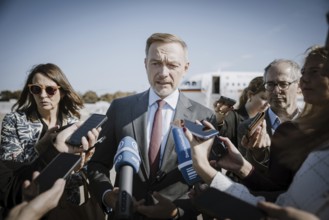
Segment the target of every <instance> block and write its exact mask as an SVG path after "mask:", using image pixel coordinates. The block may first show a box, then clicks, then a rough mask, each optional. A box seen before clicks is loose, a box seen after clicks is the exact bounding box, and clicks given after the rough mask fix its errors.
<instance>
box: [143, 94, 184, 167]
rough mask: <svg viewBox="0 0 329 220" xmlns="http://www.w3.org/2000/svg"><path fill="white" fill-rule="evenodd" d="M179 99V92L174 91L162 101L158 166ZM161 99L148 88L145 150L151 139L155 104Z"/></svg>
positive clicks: (156, 106)
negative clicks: (163, 103) (163, 102)
mask: <svg viewBox="0 0 329 220" xmlns="http://www.w3.org/2000/svg"><path fill="white" fill-rule="evenodd" d="M178 97H179V91H178V89H176V90H175V91H174V92H173V93H172V94H170V95H169V96H167V97H166V98H164V99H163V100H164V101H165V102H166V104H165V105H164V106H163V108H162V122H163V123H162V138H161V148H160V165H159V167H161V164H162V157H163V153H164V150H165V149H164V148H165V146H166V143H167V139H168V135H169V131H170V126H171V125H170V123H171V122H172V121H173V119H174V116H175V110H176V107H177V102H178ZM159 99H161V98H160V97H159V96H158V95H157V94H156V93H155V92H154V91H153V89H152V88H150V92H149V104H148V115H147V128H146V132H147V150H148V148H149V145H150V139H151V132H152V125H153V120H154V114H155V112H156V110H157V109H158V104H157V103H156V101H157V100H159Z"/></svg>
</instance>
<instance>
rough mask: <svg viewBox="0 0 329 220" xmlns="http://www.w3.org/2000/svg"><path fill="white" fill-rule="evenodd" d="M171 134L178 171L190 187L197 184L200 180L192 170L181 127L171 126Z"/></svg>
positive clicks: (189, 150) (185, 139)
mask: <svg viewBox="0 0 329 220" xmlns="http://www.w3.org/2000/svg"><path fill="white" fill-rule="evenodd" d="M172 133H173V138H174V142H175V150H176V153H177V157H178V169H179V171H180V172H181V173H182V175H183V177H184V179H185V181H186V182H187V184H189V185H190V186H191V185H193V184H195V183H197V182H199V181H200V180H201V178H200V176H199V175H198V174H197V173H196V171H195V170H194V168H193V162H192V155H191V146H190V142H189V141H188V140H187V138H186V137H185V134H184V132H183V129H182V128H181V127H178V126H175V125H173V128H172Z"/></svg>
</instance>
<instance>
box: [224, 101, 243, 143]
mask: <svg viewBox="0 0 329 220" xmlns="http://www.w3.org/2000/svg"><path fill="white" fill-rule="evenodd" d="M248 118H249V115H248V112H247V110H246V108H245V107H244V106H243V107H242V108H239V109H235V110H233V111H230V112H229V113H228V115H227V116H226V117H225V119H224V123H223V125H222V126H221V127H218V130H219V131H220V135H221V136H224V137H228V138H229V139H230V140H231V142H232V143H233V144H234V146H236V147H238V146H239V141H240V139H239V137H238V127H239V124H240V123H242V122H243V121H244V120H247V119H248Z"/></svg>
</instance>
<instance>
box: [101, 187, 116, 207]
mask: <svg viewBox="0 0 329 220" xmlns="http://www.w3.org/2000/svg"><path fill="white" fill-rule="evenodd" d="M118 197H119V188H118V187H114V188H113V189H112V191H109V192H107V193H106V194H105V197H104V200H105V201H104V202H105V204H106V205H107V206H108V207H111V208H112V209H113V210H115V207H116V204H117V201H118Z"/></svg>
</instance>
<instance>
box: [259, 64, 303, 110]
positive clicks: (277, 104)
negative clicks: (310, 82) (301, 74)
mask: <svg viewBox="0 0 329 220" xmlns="http://www.w3.org/2000/svg"><path fill="white" fill-rule="evenodd" d="M290 71H292V70H291V67H290V66H289V65H288V64H286V63H280V64H277V65H275V66H273V67H271V68H270V69H269V70H268V72H267V74H266V79H265V83H274V84H276V83H279V82H288V83H291V82H293V81H294V80H295V79H292V78H291V77H290V76H291V74H290ZM298 82H299V80H297V81H295V82H294V83H291V84H290V85H289V86H288V88H287V89H286V90H284V89H280V88H279V86H278V85H276V86H275V87H274V89H273V90H271V91H268V90H267V94H268V102H269V104H270V106H271V108H272V109H273V110H274V111H282V110H289V109H291V110H292V111H293V110H295V109H296V107H297V95H298V92H299V86H298Z"/></svg>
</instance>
